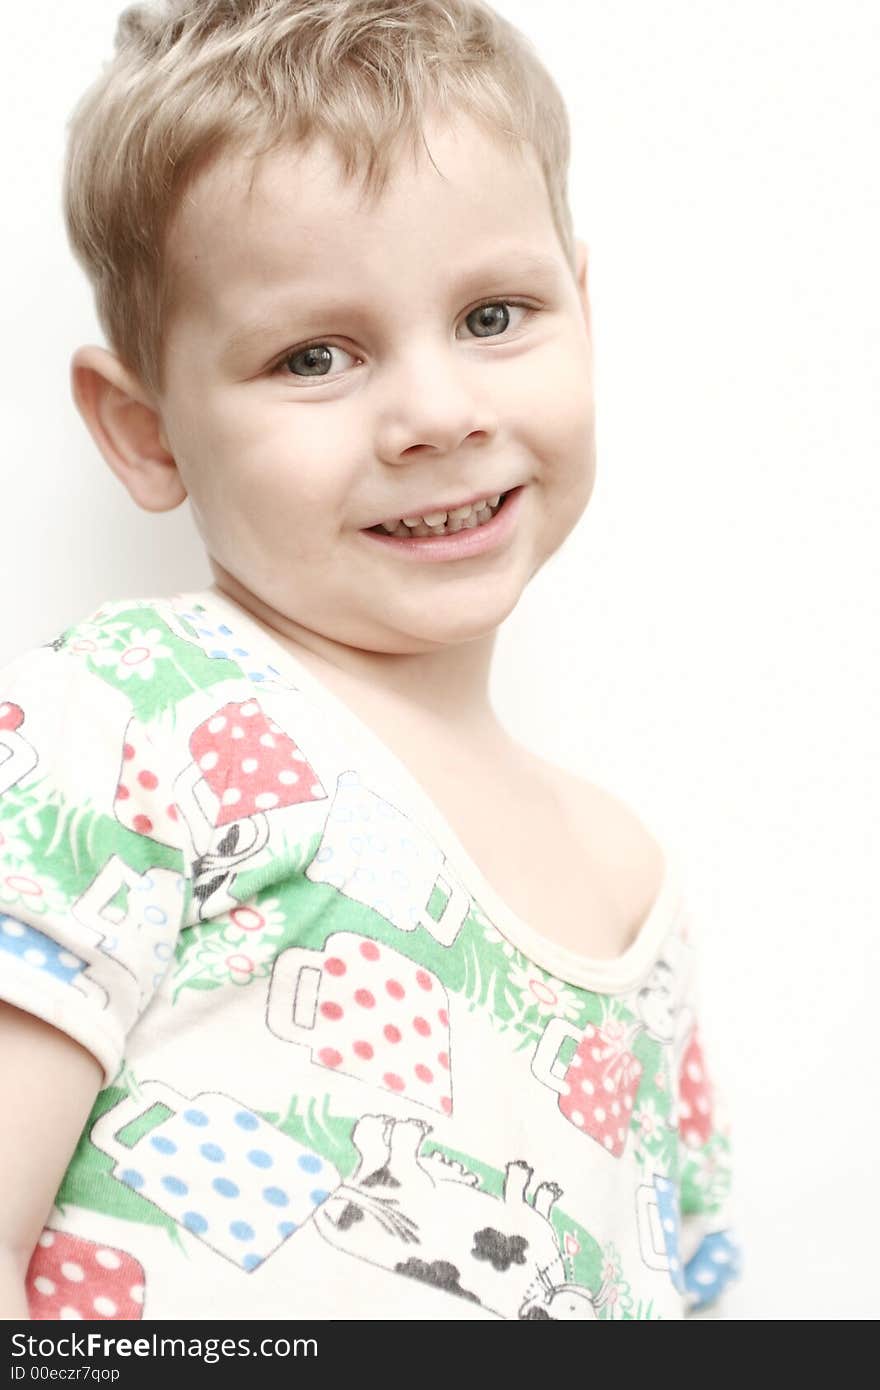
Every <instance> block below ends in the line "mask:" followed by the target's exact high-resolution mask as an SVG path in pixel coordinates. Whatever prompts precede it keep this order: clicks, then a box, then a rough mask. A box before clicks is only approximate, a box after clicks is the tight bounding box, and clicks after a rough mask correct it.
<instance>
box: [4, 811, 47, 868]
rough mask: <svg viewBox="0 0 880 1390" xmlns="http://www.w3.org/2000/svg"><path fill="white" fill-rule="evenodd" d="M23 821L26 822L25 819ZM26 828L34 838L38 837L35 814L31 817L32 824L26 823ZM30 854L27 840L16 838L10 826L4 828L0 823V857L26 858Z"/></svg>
mask: <svg viewBox="0 0 880 1390" xmlns="http://www.w3.org/2000/svg"><path fill="white" fill-rule="evenodd" d="M25 823H26V824H27V821H26V822H25ZM28 829H30V830H31V833H32V834H33V836H34V839H35V840H38V839H39V838H40V822H39V820H38V819H37V817H36V816H34V818H33V823H32V826H31V825H28ZM30 855H31V846H30V845H29V844H28V842H27V841H26V840H18V839H16V838H15V836H14V834H13V833H12V830H11V828H10V827H8V826H7V827H6V828H4V827H3V826H2V825H0V857H2V858H3V859H15V860H20V859H28V858H29V857H30Z"/></svg>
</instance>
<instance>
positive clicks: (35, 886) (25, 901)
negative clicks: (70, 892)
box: [0, 859, 70, 917]
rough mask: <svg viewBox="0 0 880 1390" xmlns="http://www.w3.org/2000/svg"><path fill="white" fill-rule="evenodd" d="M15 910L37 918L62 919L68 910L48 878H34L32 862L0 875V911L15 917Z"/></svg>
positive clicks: (35, 874) (62, 895)
mask: <svg viewBox="0 0 880 1390" xmlns="http://www.w3.org/2000/svg"><path fill="white" fill-rule="evenodd" d="M17 906H18V907H26V908H27V910H28V913H29V914H36V915H38V916H40V917H48V916H50V915H55V916H58V917H61V916H64V914H66V913H67V912H68V911H69V910H70V902H69V899H68V897H67V894H66V893H64V892H62V890H61V889H60V888H59V887H58V885H57V883H55V882H54V880H53V879H51V878H49V877H48V875H46V874H43V875H39V874H37V871H36V868H35V867H34V864H33V862H32V861H30V860H26V859H23V860H21V861H20V862H19V863H18V864H17V865H16V866H15V868H14V869H12V870H5V871H4V872H2V873H0V911H3V912H8V913H9V914H10V916H12V917H14V916H15V909H16V907H17Z"/></svg>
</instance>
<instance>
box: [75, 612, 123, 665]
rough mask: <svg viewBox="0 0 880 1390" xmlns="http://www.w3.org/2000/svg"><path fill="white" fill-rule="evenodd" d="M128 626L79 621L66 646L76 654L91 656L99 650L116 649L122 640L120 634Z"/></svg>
mask: <svg viewBox="0 0 880 1390" xmlns="http://www.w3.org/2000/svg"><path fill="white" fill-rule="evenodd" d="M98 616H100V614H99V615H98ZM127 628H128V623H97V622H95V623H78V624H77V627H76V632H75V635H74V636H73V637H71V639H70V641H69V642H67V643H66V648H67V650H68V651H69V652H73V653H74V654H75V655H76V656H91V657H94V656H95V655H96V653H98V652H106V651H116V650H117V649H118V644H119V642H120V640H121V638H120V637H119V635H118V634H119V633H120V632H125V631H126V630H127Z"/></svg>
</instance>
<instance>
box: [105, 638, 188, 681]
mask: <svg viewBox="0 0 880 1390" xmlns="http://www.w3.org/2000/svg"><path fill="white" fill-rule="evenodd" d="M172 655H173V653H172V651H171V649H170V647H165V646H163V645H162V632H161V631H160V629H159V628H157V627H151V628H150V629H149V630H148V631H147V632H144V631H143V629H142V628H139V627H133V628H132V629H131V632H130V633H129V638H128V642H127V643H126V644H125V645H124V646H123V647H122V649H121V650H120V649H119V648H113V649H112V650H109V649H107V650H105V649H102V650H100V651H97V652H93V653H91V656H92V660H93V661H94V662H95V664H96V666H115V667H116V670H115V671H114V673H113V674H114V675H115V676H116V679H117V680H123V681H125V680H129V679H130V678H131V677H132V676H134V675H137V676H139V677H140V679H141V680H142V681H151V680H152V679H153V677H154V676H155V674H156V661H157V660H161V659H162V658H164V657H171V656H172Z"/></svg>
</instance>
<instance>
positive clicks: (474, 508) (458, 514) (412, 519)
mask: <svg viewBox="0 0 880 1390" xmlns="http://www.w3.org/2000/svg"><path fill="white" fill-rule="evenodd" d="M500 501H501V493H500V492H497V493H496V494H495V496H494V497H485V498H483V500H482V501H481V502H469V503H468V505H467V506H466V507H453V509H452V511H451V512H426V513H425V515H424V516H404V517H400V519H399V520H398V521H383V522H382V526H383V528H384V529H385V530H386V531H389V532H391V531H396V529H397V527H398V526H399V525H400V522H401V521H402V522H403V524H404V526H418V525H419V524H420V523H423V524H424V525H425V526H444V525H445V524H446V521H447V520H449V521H465V520H466V519H467V518H468V517H469V516H471V515H473V516H475V517H476V516H477V515H478V514H479V513H480V512H482V511H484V510H485V509H486V508H487V507H497V506H498V503H499V502H500Z"/></svg>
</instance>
